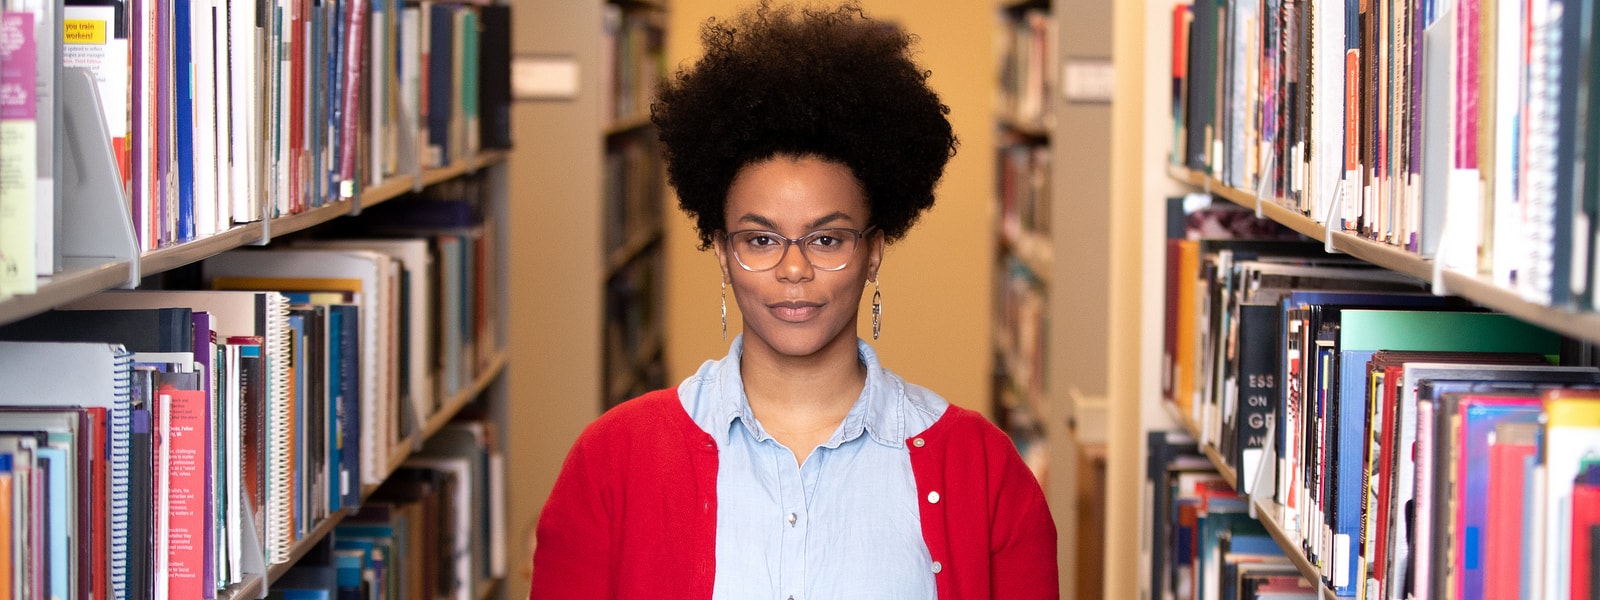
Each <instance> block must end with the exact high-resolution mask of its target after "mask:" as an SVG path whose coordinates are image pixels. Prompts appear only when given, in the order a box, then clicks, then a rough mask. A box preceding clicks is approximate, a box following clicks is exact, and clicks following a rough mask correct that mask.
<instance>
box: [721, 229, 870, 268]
mask: <svg viewBox="0 0 1600 600" xmlns="http://www.w3.org/2000/svg"><path fill="white" fill-rule="evenodd" d="M860 239H861V234H860V233H859V232H857V231H856V230H854V229H819V230H817V231H813V232H811V233H808V234H806V235H805V237H802V238H800V239H799V240H794V243H797V244H799V245H800V246H801V248H802V250H801V253H802V254H804V255H805V257H806V259H807V260H809V261H811V266H812V267H815V268H817V269H821V270H824V271H835V270H838V269H842V268H844V266H845V265H846V264H847V263H849V261H850V257H851V256H852V255H854V253H855V250H856V242H857V241H859V240H860ZM730 241H731V242H732V244H731V246H732V248H733V257H734V258H735V259H736V260H738V261H739V264H740V265H741V266H743V267H744V268H745V269H747V270H750V271H765V270H767V269H771V268H773V267H776V266H778V263H779V262H781V261H783V256H784V254H785V251H786V250H788V247H789V243H790V240H789V239H788V238H785V237H784V236H781V235H778V234H776V233H773V232H770V231H740V232H737V233H734V234H733V235H732V236H731V237H730Z"/></svg>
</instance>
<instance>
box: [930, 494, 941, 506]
mask: <svg viewBox="0 0 1600 600" xmlns="http://www.w3.org/2000/svg"><path fill="white" fill-rule="evenodd" d="M938 503H939V492H928V504H938Z"/></svg>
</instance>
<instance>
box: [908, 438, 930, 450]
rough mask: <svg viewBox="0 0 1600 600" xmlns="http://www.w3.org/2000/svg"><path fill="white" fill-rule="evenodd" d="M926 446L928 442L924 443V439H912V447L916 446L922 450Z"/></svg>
mask: <svg viewBox="0 0 1600 600" xmlns="http://www.w3.org/2000/svg"><path fill="white" fill-rule="evenodd" d="M926 444H927V442H924V441H922V438H912V439H911V445H913V446H916V447H918V448H921V447H923V446H924V445H926Z"/></svg>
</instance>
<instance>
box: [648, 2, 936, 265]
mask: <svg viewBox="0 0 1600 600" xmlns="http://www.w3.org/2000/svg"><path fill="white" fill-rule="evenodd" d="M701 38H702V42H703V43H704V45H705V55H704V56H703V57H702V58H701V59H700V60H699V61H698V62H696V63H695V64H694V66H693V67H691V68H688V69H682V68H680V69H679V70H678V72H677V73H676V75H675V76H674V77H671V78H668V79H667V80H666V81H664V82H663V83H662V84H661V87H660V89H659V90H658V94H657V100H656V102H655V103H654V104H653V105H652V106H651V120H652V121H653V122H654V123H655V125H656V127H657V129H658V131H659V134H660V140H661V142H662V146H663V152H662V154H663V156H664V158H665V160H666V163H667V176H668V179H669V181H670V182H671V183H672V186H673V187H674V188H675V189H676V190H677V192H678V199H679V207H680V208H682V209H683V211H684V212H686V213H688V214H689V215H691V216H692V217H694V218H695V220H696V228H697V229H698V230H699V234H700V245H701V248H702V249H704V248H707V247H709V246H710V244H711V241H712V237H713V236H714V234H715V233H716V232H717V231H719V230H721V229H723V227H724V209H725V206H726V200H727V194H728V189H729V188H730V187H731V186H732V184H733V180H734V178H735V177H737V176H738V174H739V172H740V170H741V169H743V168H744V167H745V166H747V165H750V164H752V163H757V162H761V161H764V160H767V159H770V158H772V157H775V156H779V155H784V156H799V157H816V158H820V159H823V160H827V161H832V162H837V163H840V164H842V165H844V166H846V167H848V168H849V169H850V171H851V173H852V174H854V175H855V178H856V180H857V181H858V182H859V183H860V185H861V188H862V191H863V192H864V193H865V196H866V198H867V201H868V204H869V205H870V210H871V220H872V224H873V225H876V226H877V227H878V228H879V229H881V230H882V231H883V232H884V235H885V238H886V239H887V240H888V241H890V242H893V241H896V240H898V239H900V238H901V237H903V236H904V235H905V233H906V232H907V231H908V230H910V229H911V227H912V225H914V224H915V223H916V221H917V219H918V217H919V216H921V214H922V212H923V211H924V210H927V209H928V208H929V207H931V206H933V198H934V195H933V191H934V187H935V185H936V184H937V183H938V181H939V178H940V176H941V175H942V174H943V173H944V166H945V163H947V162H948V161H949V159H950V157H951V156H953V155H954V154H955V150H956V138H955V134H954V133H953V132H952V131H951V128H950V122H949V120H948V119H947V118H946V115H947V114H948V113H949V112H950V108H949V107H948V106H945V105H944V104H943V103H941V101H940V99H939V96H938V94H936V93H935V92H934V91H933V90H932V89H930V88H929V87H928V85H927V79H928V76H929V73H928V72H927V71H924V70H922V69H921V68H920V67H918V65H917V64H916V63H915V62H914V61H913V60H912V58H911V56H910V54H911V52H910V50H911V46H912V44H913V42H914V41H915V39H914V37H913V36H911V35H909V34H907V33H905V32H903V31H902V30H901V29H899V28H898V27H895V26H893V25H891V24H887V23H883V22H879V21H874V20H872V19H870V18H868V17H867V16H866V15H865V14H864V13H863V12H862V10H861V7H860V6H858V5H856V4H855V3H853V2H852V3H849V4H845V5H843V6H840V7H837V8H830V9H818V8H802V9H796V8H794V7H792V6H781V7H774V6H772V5H771V2H770V1H768V0H763V1H762V2H761V4H760V5H758V6H755V7H752V8H750V9H747V10H745V11H744V12H742V13H741V14H739V15H738V16H737V17H736V18H735V19H733V20H731V21H726V22H724V21H719V20H717V19H711V20H709V21H707V22H706V24H705V25H704V26H703V28H702V31H701Z"/></svg>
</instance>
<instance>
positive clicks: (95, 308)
mask: <svg viewBox="0 0 1600 600" xmlns="http://www.w3.org/2000/svg"><path fill="white" fill-rule="evenodd" d="M450 187H451V186H450V185H446V186H441V187H438V188H433V189H430V192H434V190H437V193H441V194H449V193H451V191H450ZM441 205H444V206H443V207H442V206H441ZM462 205H464V203H462V202H450V201H441V200H435V199H428V198H415V199H410V200H400V201H396V202H395V203H391V204H388V205H383V206H380V207H378V208H379V209H386V210H378V209H375V210H373V211H371V213H370V214H369V216H370V217H371V218H369V219H366V222H367V225H366V226H367V227H371V230H370V231H368V232H367V233H369V234H370V235H373V236H379V235H383V236H384V237H366V238H356V237H345V238H318V239H312V238H305V239H296V240H293V243H292V244H291V245H290V246H289V247H284V248H277V247H274V248H268V249H259V250H235V251H230V252H226V253H223V254H221V255H218V256H215V257H213V258H210V259H206V260H205V261H203V262H201V263H199V264H198V265H196V266H195V267H194V268H192V269H189V271H192V273H187V274H186V275H193V276H194V277H195V278H196V280H197V282H198V284H199V285H198V287H199V288H203V289H168V290H141V291H108V292H102V293H100V294H97V295H94V296H90V297H87V298H85V299H82V300H79V301H76V302H73V303H71V304H68V305H66V306H63V307H61V308H60V309H58V310H53V311H50V312H47V313H44V314H41V315H38V316H35V317H31V318H28V319H24V320H21V321H18V322H15V323H11V324H8V325H6V326H4V327H0V340H10V341H5V342H0V353H3V354H4V357H3V358H0V364H3V366H0V381H3V382H4V383H5V384H6V387H7V388H8V389H13V390H30V391H29V392H26V393H22V392H18V393H9V394H4V395H0V407H6V406H26V407H32V408H28V409H26V410H46V409H48V410H51V411H53V412H56V413H61V414H63V415H68V416H69V417H70V415H81V416H78V417H76V421H74V422H75V423H77V425H76V429H68V430H64V433H66V434H68V435H67V436H66V437H64V438H62V439H60V440H57V442H58V444H59V447H60V448H62V451H63V452H68V454H67V455H66V456H64V457H62V458H60V459H59V460H66V461H68V462H69V463H70V464H71V467H72V468H71V470H61V471H60V472H61V473H64V474H68V475H73V477H75V478H68V479H65V480H63V483H65V484H71V485H70V487H35V488H30V489H33V490H37V491H40V492H45V493H48V494H49V495H35V496H33V497H32V498H33V500H32V502H33V504H30V505H29V506H30V507H33V508H37V509H39V510H38V511H35V512H18V513H16V514H24V515H26V514H49V515H55V516H59V517H61V518H62V519H64V520H58V521H57V522H54V523H53V524H52V525H50V526H48V527H46V526H45V525H44V523H45V522H43V521H41V522H37V523H34V524H33V525H32V526H31V528H30V527H22V526H20V525H17V526H14V528H13V530H14V531H18V532H21V533H22V535H19V536H18V539H23V540H25V541H26V543H30V544H34V546H26V545H24V546H23V547H31V548H38V547H51V548H55V547H56V546H55V545H53V544H57V543H59V541H60V540H61V539H70V540H91V541H92V542H93V543H92V544H83V545H80V546H79V547H78V548H79V551H78V554H76V555H71V554H69V555H63V556H60V557H59V558H62V559H63V560H62V561H59V562H50V563H48V566H50V568H51V569H52V570H50V571H44V570H42V569H41V568H40V567H39V565H37V564H33V563H28V562H26V561H23V562H18V563H16V564H15V565H13V566H14V567H15V568H14V569H13V571H12V574H13V575H14V576H16V577H20V579H14V580H13V581H15V582H19V583H17V585H18V586H19V587H17V588H16V589H17V590H26V591H27V593H23V594H19V595H18V596H17V597H20V598H27V597H64V598H65V597H70V598H82V597H90V595H91V591H92V592H93V594H92V595H93V597H113V596H114V597H185V598H201V597H212V596H214V595H215V593H216V591H217V590H219V589H224V588H227V587H229V586H233V585H237V584H240V583H241V582H244V581H247V580H249V578H250V577H252V576H254V575H257V574H260V573H264V572H265V571H264V570H263V569H264V568H265V566H267V565H272V564H276V563H282V562H287V561H289V560H291V552H292V549H293V548H294V547H295V545H296V544H297V543H298V542H299V541H300V540H302V539H304V538H306V537H307V536H308V535H310V534H311V532H312V531H313V530H315V529H316V528H317V527H318V526H319V524H321V523H324V522H327V521H328V520H329V519H330V518H332V517H334V516H335V515H340V514H343V513H345V512H349V511H350V510H351V509H352V508H353V507H355V506H358V505H359V504H360V503H361V499H362V497H363V496H364V495H365V494H366V493H368V492H370V491H371V489H372V488H375V487H376V486H378V485H380V484H383V483H385V482H386V481H387V479H388V477H389V474H390V473H391V471H393V470H394V469H395V468H396V466H397V464H396V463H397V461H399V460H415V457H412V458H410V459H408V458H407V457H408V455H409V454H410V451H411V447H412V445H413V444H416V443H418V442H419V441H420V440H421V438H422V437H424V436H425V435H427V434H428V433H430V431H431V430H433V429H437V428H438V427H439V425H435V424H434V423H435V422H437V421H438V420H439V419H440V418H442V417H441V415H447V414H449V413H450V412H451V411H453V410H456V409H458V408H459V407H460V404H461V403H464V402H465V400H466V399H468V398H470V396H469V394H475V392H476V391H478V390H480V389H481V385H482V383H483V382H484V381H485V378H486V377H488V376H490V375H492V374H493V373H494V372H495V371H494V370H495V369H497V368H498V367H497V366H496V365H497V364H498V358H497V357H498V356H499V354H500V350H499V348H500V342H499V340H500V336H499V334H498V333H497V331H498V326H497V323H496V320H495V319H493V318H491V317H490V315H493V314H497V313H496V311H497V310H498V309H497V308H496V303H497V301H496V300H495V298H496V297H497V293H496V291H495V286H494V285H493V284H492V283H490V281H489V276H488V275H489V274H490V273H493V270H494V268H495V267H494V265H492V264H489V260H488V258H487V257H489V256H492V255H493V253H492V252H489V251H488V250H487V248H488V247H490V246H492V244H493V243H494V240H492V239H488V238H489V237H490V236H488V234H487V233H486V231H488V230H487V229H485V228H483V227H481V226H474V225H471V223H473V221H472V220H470V219H463V220H460V221H459V222H460V223H462V224H463V226H462V227H457V228H452V227H449V226H448V225H449V223H451V222H452V221H451V220H450V219H449V218H447V217H448V214H447V213H448V211H449V210H450V209H449V207H460V206H462ZM391 212H392V213H397V214H405V215H409V216H407V217H404V218H402V217H387V216H385V213H391ZM410 218H423V219H425V220H426V221H427V225H426V226H422V227H418V226H410V225H407V224H406V221H405V219H410ZM174 275H175V276H174V277H172V279H174V280H176V279H179V278H180V277H178V276H177V275H178V274H174ZM446 399H450V403H448V404H446V402H445V400H446ZM39 407H46V408H39ZM18 410H24V409H18ZM63 418H68V417H63ZM68 420H71V418H68ZM21 422H22V421H19V420H14V419H12V418H10V417H9V416H8V417H6V418H4V419H0V423H5V426H7V427H11V426H14V424H17V423H21ZM49 431H50V432H53V431H55V430H49ZM47 433H48V432H47ZM35 437H37V441H35V442H33V445H34V446H40V445H43V444H44V443H46V442H47V441H49V440H51V439H54V438H50V437H49V436H48V435H39V436H35ZM57 442H52V443H57ZM26 445H27V444H26V443H25V441H19V442H18V443H17V444H15V445H12V444H9V443H7V442H3V441H0V447H3V449H0V453H5V452H8V451H9V452H10V453H12V454H13V455H20V454H19V453H22V454H27V453H30V452H32V451H31V450H29V448H27V447H26ZM43 456H46V457H47V458H46V460H47V464H45V466H44V467H42V468H43V471H40V470H39V469H40V468H41V467H39V464H40V463H39V461H38V460H37V459H33V458H24V459H18V458H13V459H12V468H13V470H18V469H22V470H26V471H28V474H27V475H25V476H19V477H25V478H26V480H27V481H28V482H30V485H34V484H38V483H39V482H41V481H53V480H48V479H41V478H40V477H39V476H38V474H39V473H51V472H52V471H51V469H57V470H60V469H61V467H60V466H59V465H60V464H62V463H57V462H49V461H56V460H58V459H57V458H50V457H49V456H50V455H43ZM0 460H3V459H0ZM19 461H21V462H19ZM30 461H31V463H30ZM25 463H26V464H25ZM17 481H22V479H17ZM48 485H54V484H53V483H50V484H48ZM57 492H60V493H61V494H64V495H56V493H57ZM473 497H474V498H480V497H482V496H476V495H475V496H473ZM85 499H92V501H84V500H85ZM75 506H81V507H84V508H85V510H78V509H77V508H74V507H75ZM93 507H98V508H96V509H95V510H93V511H90V510H87V509H89V508H93ZM19 510H20V509H19ZM72 515H77V517H76V519H74V518H72V517H71V516H72ZM151 515H153V517H152V516H151ZM18 523H20V521H18ZM62 527H64V529H63V528H62ZM62 536H65V537H62ZM41 540H42V541H41ZM140 540H147V541H148V542H149V543H148V544H147V543H145V542H141V541H140ZM40 544H42V545H40ZM150 544H155V545H150ZM61 547H62V548H65V547H66V546H61ZM174 547H176V549H174ZM180 551H181V552H180ZM17 556H22V557H26V556H28V555H27V554H21V555H17ZM29 565H31V566H29ZM0 566H4V561H0ZM22 567H28V568H22ZM152 577H153V578H152ZM63 578H64V579H63ZM40 586H44V587H40ZM62 586H66V587H62ZM107 589H110V590H112V591H111V594H112V596H105V595H104V594H105V593H106V590H107ZM41 590H42V591H41ZM146 590H148V591H149V592H150V593H152V594H154V595H153V596H141V595H138V594H139V593H140V592H142V591H146ZM34 593H41V594H45V595H33V594H34Z"/></svg>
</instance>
